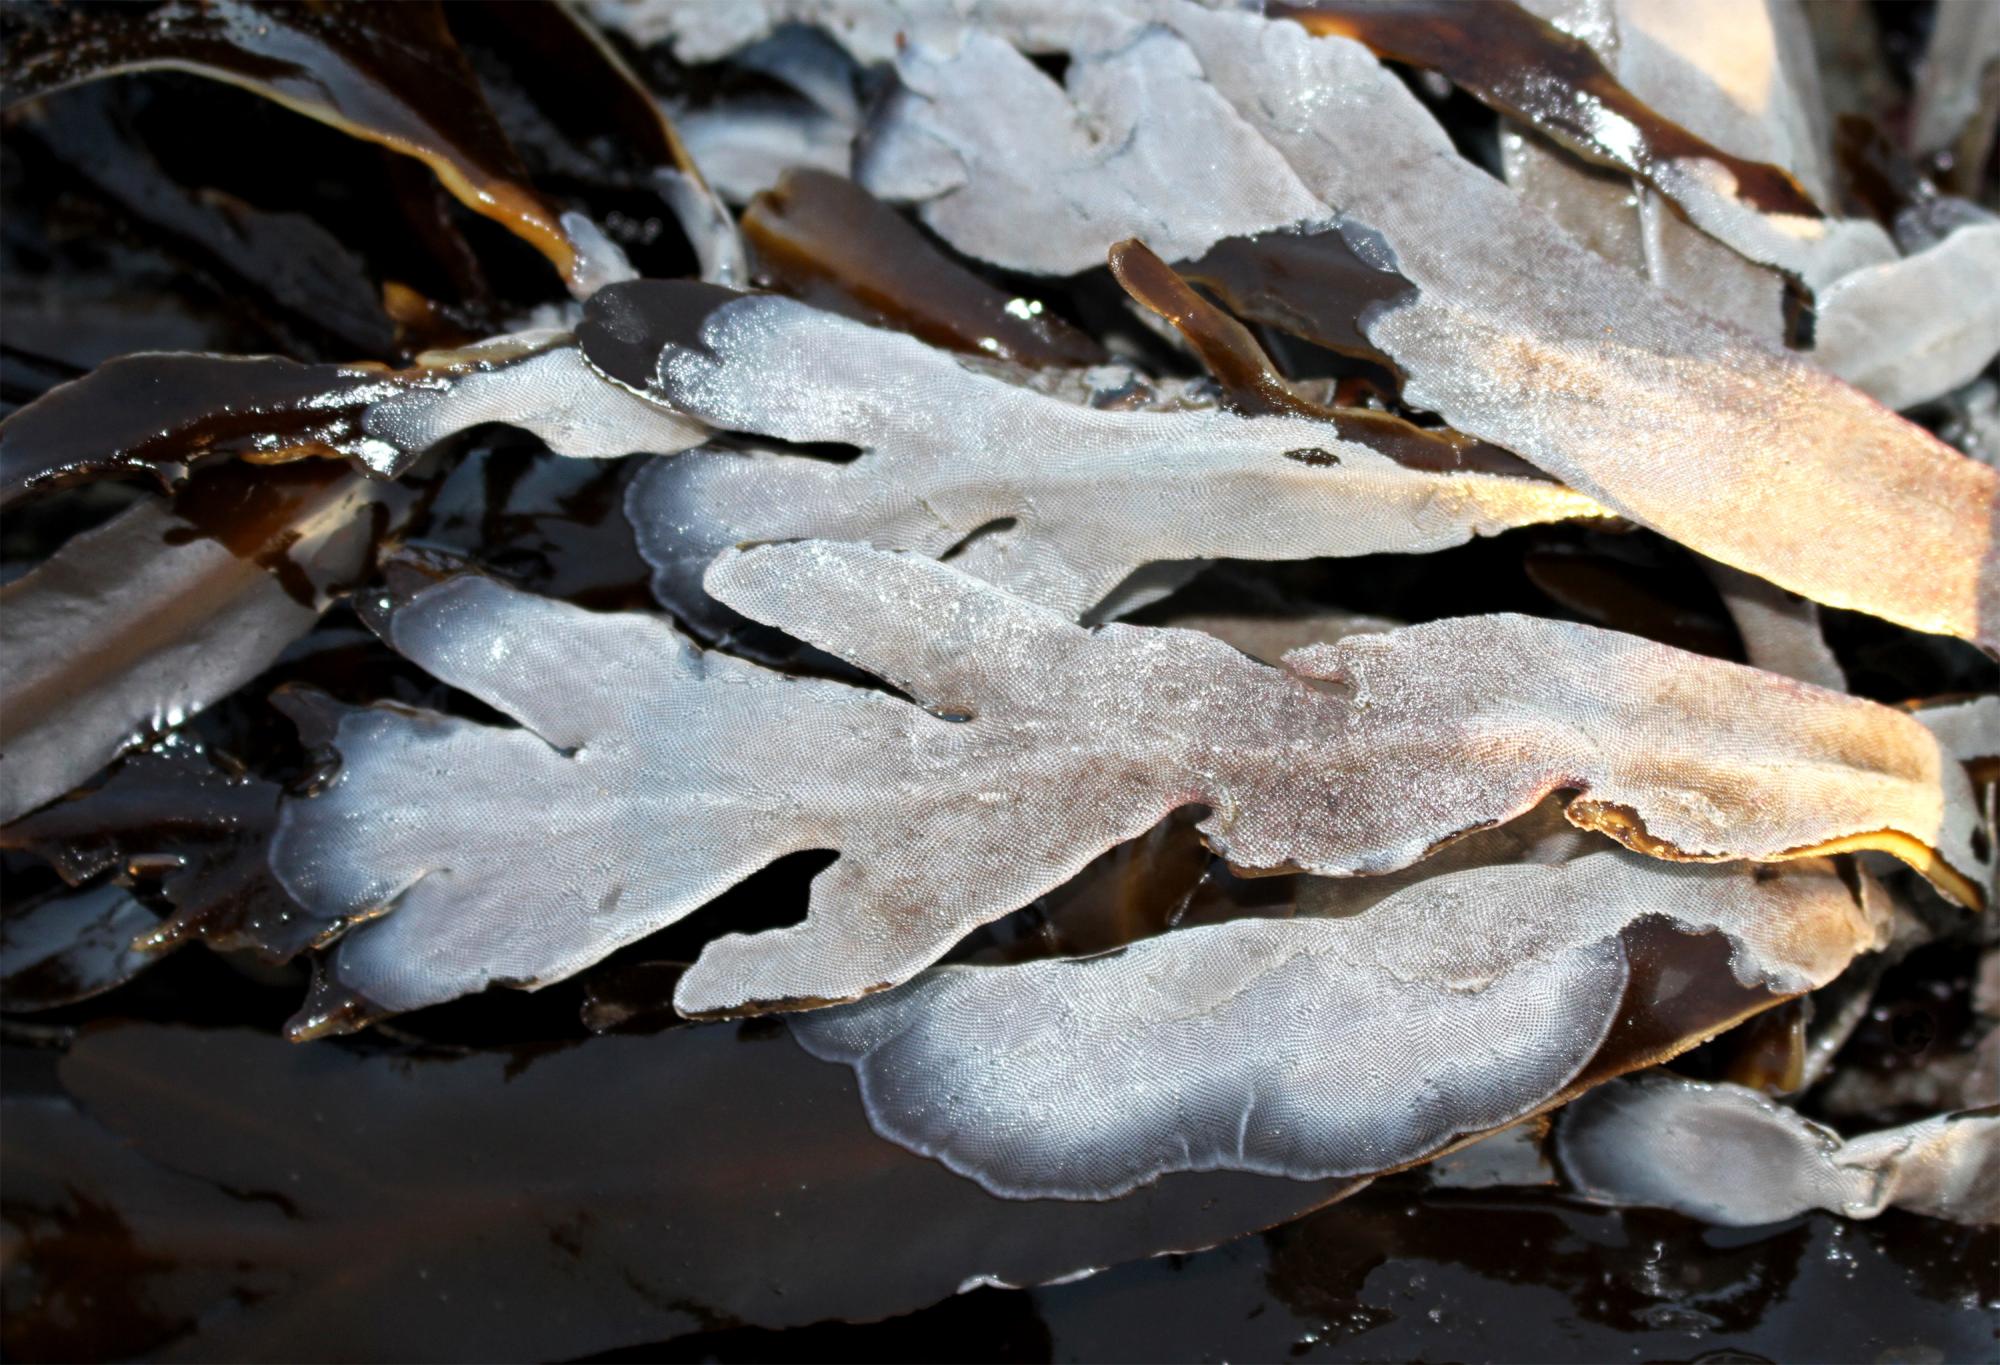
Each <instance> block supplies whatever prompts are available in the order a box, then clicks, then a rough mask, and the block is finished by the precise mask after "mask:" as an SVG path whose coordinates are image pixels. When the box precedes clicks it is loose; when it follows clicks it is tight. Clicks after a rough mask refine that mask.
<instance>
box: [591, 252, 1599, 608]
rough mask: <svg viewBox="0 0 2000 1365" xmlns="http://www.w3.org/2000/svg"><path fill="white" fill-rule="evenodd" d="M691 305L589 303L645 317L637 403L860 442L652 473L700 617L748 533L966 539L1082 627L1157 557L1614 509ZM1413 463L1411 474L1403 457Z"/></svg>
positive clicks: (1415, 534)
mask: <svg viewBox="0 0 2000 1365" xmlns="http://www.w3.org/2000/svg"><path fill="white" fill-rule="evenodd" d="M696 302H702V303H705V302H707V297H706V296H699V297H698V298H697V299H694V300H691V299H690V298H689V297H688V295H687V294H686V293H685V292H684V287H682V286H676V285H671V284H656V283H651V282H642V283H637V284H632V285H621V286H617V287H615V288H614V289H612V290H610V291H606V292H605V293H604V294H601V295H600V296H599V298H598V299H596V300H593V301H592V303H591V305H590V312H591V314H592V315H596V314H598V313H600V312H603V313H608V312H611V311H612V310H630V311H633V312H636V313H638V314H639V315H640V316H641V317H642V318H648V319H653V320H652V321H651V322H650V324H649V325H650V329H651V330H652V332H653V333H654V334H655V335H656V337H657V340H656V341H655V345H656V347H657V350H656V352H655V354H654V355H653V356H647V355H646V352H645V351H644V350H643V348H641V349H640V350H639V351H638V355H639V356H641V357H644V363H645V364H646V369H645V371H644V372H643V373H644V377H645V378H646V379H648V380H649V381H650V385H651V388H650V391H651V392H652V393H654V394H655V395H657V396H658V397H659V398H660V400H661V401H663V402H665V403H668V404H670V405H671V406H672V407H674V408H675V409H676V410H678V411H681V412H686V413H689V414H691V415H692V416H694V417H696V418H698V419H700V420H701V421H704V422H706V423H708V424H709V425H711V426H714V427H721V428H726V429H732V430H738V431H751V432H755V433H757V434H759V435H764V436H775V437H780V438H782V439H784V440H787V441H841V442H847V443H850V444H854V445H859V446H861V447H862V448H863V453H862V454H861V456H860V457H859V458H858V459H855V460H854V461H852V462H850V463H847V464H841V465H835V464H830V463H827V462H825V461H822V460H815V459H809V458H804V457H801V456H798V455H788V454H777V453H766V452H750V453H745V452H741V451H733V450H724V449H710V450H702V451H698V452H693V453H690V454H687V455H683V456H681V457H679V458H678V459H676V460H673V461H671V462H661V463H658V464H655V465H654V466H652V467H651V468H649V469H648V470H647V471H646V473H645V474H644V475H643V476H642V477H641V479H640V480H639V481H638V482H637V483H635V485H634V488H633V492H632V494H631V496H630V498H629V500H628V503H627V506H628V510H629V512H630V515H631V518H632V522H633V525H634V527H635V529H636V530H637V532H638V536H639V546H640V550H641V552H642V553H643V554H645V556H646V557H647V559H648V560H649V561H651V562H652V563H653V564H654V565H655V566H656V567H657V568H658V569H659V571H660V573H659V576H658V578H657V579H656V580H655V589H656V591H657V592H658V593H659V595H660V597H661V598H662V600H663V601H665V602H667V603H668V604H670V605H672V606H674V607H676V608H677V609H681V610H684V611H686V612H687V614H688V615H689V616H691V617H695V618H697V619H698V618H699V615H700V612H701V609H702V608H701V596H700V588H699V576H700V574H701V572H702V571H703V570H704V569H705V568H707V566H708V563H709V561H710V560H712V559H713V558H714V557H715V554H716V553H717V552H718V551H720V550H722V549H724V548H725V547H727V546H730V545H736V544H741V543H744V542H747V541H761V540H777V539H788V538H800V537H817V538H834V539H845V540H856V541H862V542H866V543H869V544H873V545H878V546H881V547H884V548H889V549H899V550H915V551H918V552H921V553H924V554H928V555H937V556H942V555H945V554H947V553H950V552H952V551H954V550H956V554H955V556H954V562H955V563H957V564H958V566H959V567H960V568H963V569H965V570H966V571H967V572H969V573H973V574H976V575H978V576H979V577H981V578H985V579H987V580H989V581H991V582H994V583H997V584H1000V585H1001V586H1003V587H1005V588H1007V589H1009V590H1010V591H1012V592H1015V593H1018V594H1019V595H1021V596H1023V597H1026V598H1028V599H1030V600H1031V601H1035V602H1040V603H1042V604H1044V605H1047V606H1050V607H1053V608H1055V609H1056V610H1058V611H1061V612H1063V613H1065V614H1066V615H1069V616H1072V617H1075V616H1081V615H1083V614H1084V613H1086V612H1088V611H1090V610H1091V609H1092V608H1093V607H1096V606H1097V605H1098V604H1099V603H1101V602H1102V601H1104V599H1105V598H1106V596H1107V595H1108V594H1110V593H1111V592H1112V591H1113V590H1114V589H1115V588H1117V587H1118V586H1119V585H1120V584H1121V583H1122V582H1124V581H1125V580H1126V579H1127V578H1128V577H1129V576H1130V575H1131V574H1132V573H1133V571H1134V570H1137V569H1139V568H1142V567H1143V566H1145V565H1147V564H1151V563H1155V562H1158V561H1163V560H1183V559H1195V558H1204V557H1211V556H1237V557H1242V558H1247V559H1303V558H1309V557H1313V556H1320V555H1339V556H1348V555H1359V554H1376V553H1382V552H1401V553H1410V552H1417V551H1423V550H1431V549H1439V548H1442V547H1444V546H1448V545H1455V544H1459V543H1462V542H1463V541H1465V540H1467V539H1470V538H1471V537H1472V536H1474V535H1479V534H1491V533H1493V532H1496V531H1500V530H1504V529H1506V528H1508V527H1510V526H1518V525H1522V524H1525V523H1531V522H1543V521H1554V520H1561V519H1565V518H1570V517H1590V516H1600V515H1603V511H1602V509H1601V508H1600V507H1599V506H1598V505H1597V504H1596V503H1594V502H1593V501H1591V500H1590V499H1589V498H1585V497H1581V496H1579V495H1577V494H1575V493H1572V492H1571V491H1570V490H1568V489H1566V488H1563V487H1561V486H1559V485H1556V484H1553V483H1550V482H1548V481H1546V480H1544V479H1541V478H1539V477H1535V478H1524V477H1518V476H1507V475H1499V474H1493V473H1489V472H1486V470H1485V469H1484V468H1483V467H1481V466H1479V465H1478V464H1477V463H1476V462H1475V461H1473V460H1470V459H1467V460H1465V464H1466V465H1467V466H1470V467H1469V468H1467V469H1465V470H1463V471H1462V472H1461V470H1460V469H1458V468H1456V467H1454V466H1453V464H1452V461H1453V460H1455V459H1457V458H1459V457H1460V456H1461V455H1462V453H1463V452H1462V451H1461V449H1460V447H1458V446H1454V445H1452V444H1451V443H1450V442H1449V441H1448V440H1447V439H1446V438H1442V437H1440V438H1436V439H1424V438H1422V437H1420V436H1418V435H1416V434H1415V433H1413V432H1411V431H1410V430H1408V429H1407V428H1406V427H1405V426H1404V424H1402V423H1399V422H1395V421H1393V420H1387V419H1385V420H1384V421H1382V422H1380V423H1376V422H1372V421H1370V420H1369V419H1367V418H1366V417H1355V418H1348V417H1346V416H1344V415H1343V416H1342V417H1341V419H1340V420H1339V421H1337V422H1336V421H1334V420H1329V419H1328V418H1326V417H1323V416H1301V415H1298V414H1297V413H1293V414H1288V415H1276V416H1260V417H1250V416H1243V415H1239V414H1237V413H1233V412H1227V411H1221V410H1194V409H1182V410H1178V411H1154V412H1143V411H1142V412H1131V411H1109V410H1103V409H1096V408H1090V407H1086V406H1083V405H1080V404H1076V403H1070V402H1065V401H1063V400H1062V399H1059V398H1056V397H1052V396H1050V395H1046V394H1042V393H1038V392H1035V391H1034V390H1032V389H1029V388H1027V387H1025V386H1022V385H1018V384H1012V383H1009V382H1007V381H1006V380H1004V379H1001V378H998V377H995V376H992V375H987V374H981V373H978V372H976V371H974V370H971V369H968V368H966V367H965V366H963V365H961V364H960V363H959V362H958V361H957V360H956V359H955V358H954V357H952V356H951V355H950V354H949V353H947V352H944V351H939V350H935V349H932V348H930V347H927V346H925V345H924V344H923V343H921V342H919V341H917V340H915V339H914V338H911V337H907V336H900V335H897V334H895V333H891V332H886V331H881V330H878V329H874V328H870V327H866V326H863V325H861V324H860V323H856V322H852V321H850V320H848V319H845V318H841V317H836V316H834V315H833V314H830V313H823V312H819V311H817V310H815V309H812V308H809V307H807V306H806V305H804V304H802V303H798V302H796V301H794V300H791V299H783V298H776V297H771V296H756V295H753V296H750V297H746V298H741V299H736V300H731V301H728V302H724V303H722V304H721V305H720V306H719V307H715V308H713V309H712V310H711V311H707V312H706V314H705V316H704V315H701V314H693V316H692V317H689V318H688V320H687V321H686V322H681V321H680V319H681V317H682V316H683V315H686V314H691V313H693V309H692V307H691V304H693V303H696ZM696 317H698V318H699V322H698V330H695V328H696V326H697V324H696V323H695V321H694V318H696ZM676 324H678V325H679V326H680V327H682V328H684V329H685V330H683V331H682V332H681V334H680V335H675V332H674V330H673V329H674V328H675V326H676ZM689 331H692V332H693V335H688V334H687V332H689ZM579 334H580V336H581V337H582V339H583V342H584V346H585V348H586V351H587V352H588V353H589V354H590V356H591V358H592V360H593V362H594V363H596V364H598V365H599V367H600V368H603V369H606V370H607V371H608V372H610V373H612V374H614V375H615V376H616V377H618V378H620V379H624V380H625V381H626V382H628V383H629V382H634V381H635V380H638V379H640V378H641V372H639V371H638V370H637V369H636V366H634V367H633V368H629V369H622V370H621V369H616V368H613V366H614V365H615V364H617V363H618V361H617V359H616V358H602V356H601V351H602V348H600V347H598V346H596V345H594V344H593V338H594V335H595V334H594V332H593V330H592V328H591V325H590V323H589V322H588V321H587V322H586V324H585V326H584V327H583V328H582V329H581V330H580V333H579ZM1467 444H1468V445H1469V444H1470V443H1467ZM1412 451H1413V452H1414V455H1415V457H1416V458H1420V459H1423V460H1425V461H1426V464H1425V465H1424V466H1420V467H1414V468H1413V467H1411V466H1409V465H1406V464H1403V463H1400V462H1399V461H1398V459H1397V458H1396V457H1397V456H1399V455H1401V454H1404V453H1406V452H1412ZM1000 521H1010V522H1011V523H1012V524H1011V525H1010V526H1007V527H1005V528H997V527H994V526H993V523H995V522H1000ZM982 528H987V529H985V531H984V533H983V534H980V535H977V536H975V535H974V533H975V532H981V531H982ZM969 537H970V538H971V539H970V540H969V541H968V538H969Z"/></svg>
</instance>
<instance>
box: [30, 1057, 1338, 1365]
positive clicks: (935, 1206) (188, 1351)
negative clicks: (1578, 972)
mask: <svg viewBox="0 0 2000 1365" xmlns="http://www.w3.org/2000/svg"><path fill="white" fill-rule="evenodd" d="M12 1061H13V1059H12V1058H10V1059H9V1067H10V1070H11V1069H12ZM58 1075H59V1078H60V1081H61V1084H62V1086H63V1088H64V1089H65V1090H67V1091H68V1093H69V1095H70V1096H73V1097H74V1105H72V1104H70V1103H66V1102H64V1099H63V1097H62V1096H60V1095H54V1096H28V1097H24V1096H21V1095H18V1094H13V1093H10V1094H9V1095H8V1096H7V1097H6V1099H5V1102H4V1105H5V1107H4V1118H0V1143H4V1147H5V1160H6V1169H7V1182H6V1188H5V1207H4V1221H5V1223H6V1225H7V1226H6V1235H7V1238H8V1244H9V1246H10V1248H22V1249H24V1250H25V1251H26V1253H27V1254H26V1255H24V1256H23V1257H22V1258H21V1259H20V1260H18V1261H17V1260H15V1259H14V1256H13V1252H12V1250H10V1253H9V1267H8V1286H9V1296H10V1297H9V1308H8V1313H7V1318H6V1327H7V1336H6V1343H7V1346H8V1349H9V1355H10V1357H11V1356H13V1355H15V1354H17V1353H18V1355H19V1356H20V1358H23V1359H45V1358H50V1357H51V1356H54V1357H56V1358H60V1356H61V1354H62V1353H61V1352H58V1351H44V1350H35V1349H32V1344H33V1343H34V1341H35V1338H34V1336H33V1335H32V1334H33V1331H34V1328H35V1326H36V1325H37V1324H41V1325H42V1326H44V1328H45V1329H47V1328H49V1327H53V1326H56V1325H57V1324H60V1325H61V1327H62V1328H64V1329H66V1330H63V1331H61V1332H60V1333H59V1334H58V1335H57V1336H56V1339H57V1340H59V1341H61V1342H63V1343H64V1344H68V1345H74V1344H75V1343H76V1342H77V1340H78V1328H77V1325H76V1323H77V1321H78V1320H79V1319H80V1320H81V1321H83V1322H85V1323H88V1324H90V1325H91V1327H92V1329H93V1330H94V1332H96V1333H101V1335H100V1336H97V1337H96V1338H95V1339H96V1340H97V1341H99V1342H100V1343H102V1348H101V1349H100V1350H99V1351H96V1352H93V1353H92V1355H93V1356H95V1357H96V1358H103V1359H128V1358H133V1357H143V1358H145V1359H149V1360H175V1359H182V1360H206V1361H213V1360H310V1359H344V1360H453V1359H475V1358H476V1359H488V1360H501V1359H538V1360H570V1359H576V1358H579V1357H584V1356H589V1355H592V1354H594V1353H596V1352H599V1351H604V1350H609V1349H612V1348H616V1347H627V1346H631V1347H636V1346H638V1345H640V1344H641V1343H645V1342H654V1341H660V1340H663V1339H665V1338H667V1337H670V1336H678V1335H680V1334H683V1333H687V1332H694V1331H700V1330H703V1329H705V1328H712V1327H714V1326H716V1325H717V1324H719V1323H726V1324H732V1325H738V1324H740V1325H756V1326H764V1327H787V1326H794V1325H800V1324H804V1323H812V1322H822V1321H825V1320H827V1319H832V1318H851V1319H856V1320H861V1321H870V1320H874V1319H877V1318H881V1317H884V1316H887V1315H889V1314H894V1313H904V1312H908V1311H910V1310H912V1309H915V1308H920V1307H923V1306H924V1305H926V1304H930V1303H933V1302H936V1301H937V1300H940V1299H945V1298H949V1297H950V1296H951V1295H953V1294H955V1293H957V1292H959V1291H961V1290H963V1289H966V1288H969V1287H972V1286H974V1285H983V1284H1012V1285H1032V1284H1040V1283H1043V1282H1047V1281H1052V1280H1062V1279H1065V1278H1068V1277H1072V1276H1075V1275H1078V1274H1083V1273H1088V1272H1089V1271H1091V1270H1092V1269H1095V1268H1097V1267H1101V1266H1106V1265H1112V1264H1115V1263H1117V1262H1119V1261H1125V1260H1131V1259H1134V1258H1137V1257H1143V1256H1151V1255H1158V1254H1161V1253H1165V1252H1173V1251H1193V1250H1197V1249H1200V1248H1202V1247H1207V1246H1212V1245H1214V1244H1215V1243H1217V1242H1220V1241H1225V1240H1227V1239H1229V1238H1232V1237H1238V1236H1241V1235H1243V1234H1245V1233H1248V1232H1253V1231H1256V1230H1258V1229H1260V1228H1264V1227H1268V1226H1270V1225H1272V1224H1275V1223H1280V1222H1284V1221H1286V1220H1288V1219H1291V1218H1295V1217H1297V1216H1299V1215H1300V1214H1302V1213H1304V1212H1306V1211H1307V1210H1309V1209H1312V1208H1315V1207H1317V1206H1319V1205H1321V1204H1324V1203H1326V1202H1328V1201H1330V1200H1332V1199H1336V1198H1338V1197H1339V1196H1340V1195H1342V1194H1343V1193H1345V1192H1346V1191H1347V1190H1349V1189H1351V1188H1353V1186H1354V1185H1355V1183H1356V1182H1353V1181H1325V1182H1319V1183H1314V1184H1301V1183H1299V1182H1296V1181H1290V1180H1274V1179H1270V1178H1268V1177H1256V1176H1245V1175H1233V1174H1227V1173H1217V1174H1211V1175H1190V1176H1177V1177H1172V1178H1170V1179H1167V1180H1164V1181H1161V1182H1160V1183H1159V1184H1158V1185H1156V1186H1154V1187H1153V1188H1150V1189H1147V1190H1142V1191H1137V1192H1135V1193H1134V1194H1133V1195H1131V1196H1130V1197H1129V1198H1127V1199H1124V1200H1121V1201H1118V1202H1117V1203H1113V1204H1097V1205H1077V1204H1066V1203H1055V1202H1046V1201H1045V1202H1042V1203H1039V1204H1029V1203H1021V1202H1019V1201H1015V1200H1002V1199H995V1198H994V1197H993V1196H992V1195H990V1194H988V1193H987V1192H986V1191H985V1190H982V1189H980V1188H979V1186H977V1185H975V1184H974V1183H973V1182H971V1181H969V1180H965V1179H962V1178H960V1177H958V1176H955V1175H953V1174H952V1173H951V1172H949V1171H947V1170H945V1169H944V1168H943V1167H942V1166H940V1165H938V1164H937V1163H936V1162H933V1161H926V1160H924V1159H923V1158H921V1157H917V1156H914V1155H912V1154H911V1153H909V1152H907V1151H904V1150H903V1149H902V1148H900V1147H898V1146H896V1145H895V1144H894V1143H891V1142H885V1141H884V1140H882V1139H881V1138H880V1137H878V1136H876V1135H875V1134H874V1133H873V1132H871V1131H870V1130H869V1128H868V1125H867V1122H866V1120H865V1119H864V1117H863V1115H862V1111H861V1105H860V1102H859V1100H858V1098H857V1096H856V1094H855V1087H854V1081H853V1078H852V1076H850V1075H849V1073H848V1072H847V1071H846V1070H845V1069H844V1068H841V1067H834V1066H827V1065H826V1064H825V1063H823V1062H819V1061H816V1060H814V1059H813V1058H812V1057H810V1056H808V1055H807V1054H806V1053H805V1052H804V1051H803V1050H801V1049H800V1048H799V1047H798V1046H797V1045H796V1044H795V1043H794V1042H793V1041H792V1040H791V1039H790V1038H789V1037H787V1036H786V1034H785V1032H784V1030H783V1029H772V1030H757V1031H755V1032H749V1031H739V1030H738V1029H736V1028H733V1027H703V1028H679V1029H673V1030H670V1031H669V1032H667V1033H664V1034H660V1035H658V1036H655V1037H645V1038H618V1037H611V1038H599V1039H593V1040H592V1041H590V1042H589V1043H587V1044H586V1045H584V1046H582V1047H572V1048H557V1049H545V1050H540V1051H536V1050H530V1049H520V1050H499V1049H495V1050H490V1051H475V1052H470V1053H463V1054H460V1055H444V1056H441V1055H438V1054H437V1053H425V1052H421V1051H416V1052H413V1051H410V1050H371V1051H349V1050H345V1049H342V1048H339V1047H334V1046H319V1047H308V1048H300V1047H291V1046H288V1045H287V1044H285V1043H284V1042H283V1041H281V1040H279V1039H277V1038H273V1037H270V1036H268V1035H264V1034H257V1033H252V1032H249V1031H247V1030H230V1031H203V1030H197V1029H192V1028H170V1027H162V1026H158V1025H125V1026H122V1027H115V1028H108V1029H100V1030H96V1031H93V1032H91V1033H90V1034H89V1035H88V1036H87V1037H84V1038H81V1039H79V1040H78V1041H77V1043H76V1044H75V1045H73V1046H72V1047H71V1048H70V1050H69V1052H68V1054H67V1055H66V1056H65V1057H64V1058H63V1059H62V1061H61V1063H60V1066H59V1072H58ZM93 1214H95V1215H96V1218H95V1219H93V1218H92V1216H91V1215H93ZM107 1225H108V1226H107ZM121 1234H122V1235H121ZM38 1253H40V1254H38ZM17 1293H19V1294H20V1295H21V1297H16V1295H17ZM134 1301H136V1303H137V1304H138V1305H140V1306H142V1307H143V1308H145V1309H149V1310H150V1311H145V1312H137V1313H132V1314H118V1313H114V1312H112V1311H109V1309H110V1306H111V1305H116V1304H122V1303H128V1302H134ZM467 1305H474V1306H476V1308H477V1311H474V1312H468V1311H467ZM148 1328H150V1329H151V1332H150V1334H148V1333H147V1329H148ZM135 1331H136V1333H137V1335H134V1333H135ZM47 1339H48V1338H46V1337H45V1338H43V1340H47Z"/></svg>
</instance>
